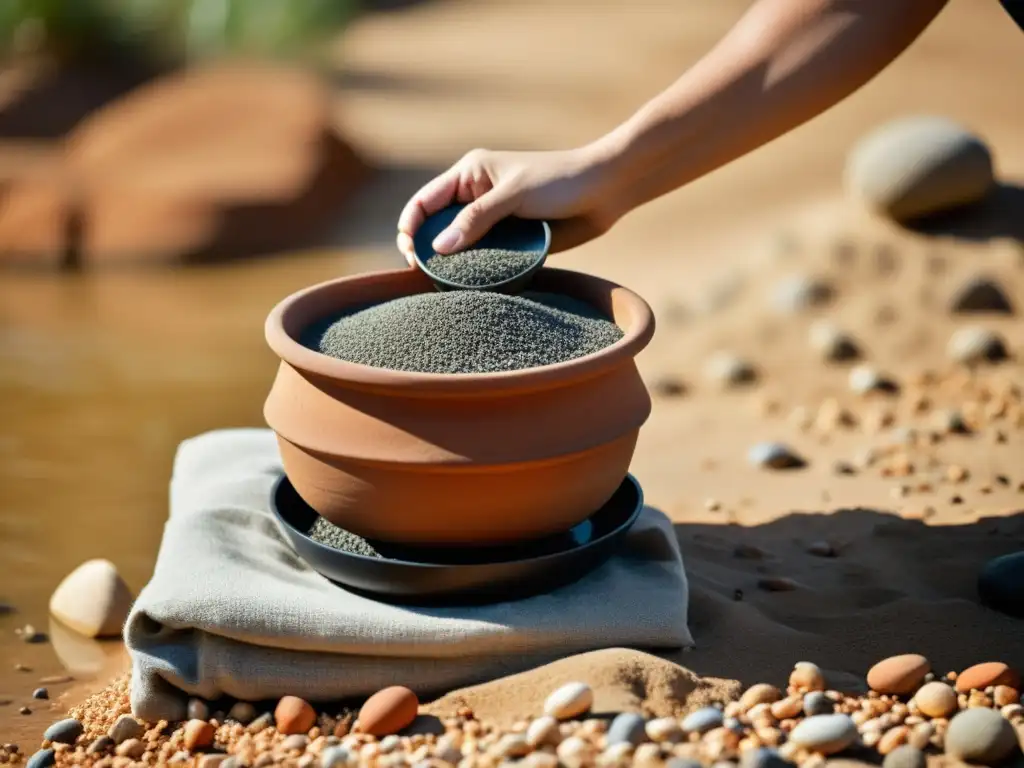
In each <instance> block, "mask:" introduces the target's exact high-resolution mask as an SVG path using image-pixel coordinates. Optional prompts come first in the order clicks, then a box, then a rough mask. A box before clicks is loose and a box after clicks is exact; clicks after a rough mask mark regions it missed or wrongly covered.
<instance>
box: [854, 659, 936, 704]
mask: <svg viewBox="0 0 1024 768" xmlns="http://www.w3.org/2000/svg"><path fill="white" fill-rule="evenodd" d="M929 672H931V664H930V663H929V662H928V659H926V658H925V657H924V656H920V655H918V654H916V653H906V654H902V655H900V656H890V657H889V658H887V659H883V660H882V661H880V662H878V663H877V664H875V665H874V666H873V667H872V668H871V669H870V670H868V674H867V683H868V686H869V687H870V688H871V689H872V690H874V691H877V692H878V693H889V694H895V695H897V696H905V695H907V694H911V693H913V692H914V691H916V690H917V689H918V688H919V687H920V685H921V683H923V682H924V677H925V675H927V674H928V673H929Z"/></svg>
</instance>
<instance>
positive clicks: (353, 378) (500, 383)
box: [264, 267, 655, 397]
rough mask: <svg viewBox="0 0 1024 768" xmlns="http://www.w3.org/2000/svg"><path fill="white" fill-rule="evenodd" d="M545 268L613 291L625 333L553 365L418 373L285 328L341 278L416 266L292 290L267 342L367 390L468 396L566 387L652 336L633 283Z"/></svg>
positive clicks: (309, 369)
mask: <svg viewBox="0 0 1024 768" xmlns="http://www.w3.org/2000/svg"><path fill="white" fill-rule="evenodd" d="M542 271H543V272H546V273H548V274H549V275H550V276H551V277H552V278H553V279H556V280H571V281H581V282H584V283H589V284H590V285H592V286H593V287H595V288H597V289H603V290H607V291H609V292H614V293H615V296H616V299H617V300H618V301H621V302H622V303H623V304H624V305H625V308H626V314H627V315H628V320H627V323H628V327H623V326H622V325H621V324H619V323H618V322H617V323H616V324H617V325H619V327H620V328H622V330H623V332H624V335H623V337H622V338H621V339H619V340H618V341H617V342H615V343H614V344H612V345H610V346H608V347H605V348H604V349H601V350H598V351H597V352H592V353H591V354H589V355H584V356H583V357H577V358H575V359H573V360H568V361H565V362H562V363H554V364H552V365H545V366H540V367H535V368H523V369H520V370H515V371H500V372H496V373H419V372H411V371H396V370H392V369H389V368H374V367H372V366H369V365H363V364H361V363H351V362H348V361H345V360H338V359H337V358H333V357H330V356H328V355H324V354H322V353H320V352H316V351H314V350H312V349H309V348H308V347H306V346H304V345H303V344H301V343H300V342H299V341H298V340H297V339H295V338H293V337H292V336H291V335H290V334H289V333H288V332H287V331H286V330H285V326H284V320H285V317H286V316H287V314H288V313H289V312H290V311H293V310H294V308H295V307H296V306H297V305H299V304H300V303H301V302H303V301H305V300H307V299H308V298H309V297H310V296H313V295H315V294H317V293H320V292H322V291H325V290H329V289H331V288H333V287H335V286H337V285H339V284H342V283H350V284H356V283H360V282H365V281H368V280H372V281H375V282H376V281H388V280H391V279H394V280H396V281H397V280H399V279H408V278H409V277H410V273H411V272H413V270H411V269H409V268H405V269H392V270H383V271H378V272H364V273H361V274H358V275H352V276H348V277H342V278H336V279H334V280H327V281H324V282H322V283H317V284H315V285H311V286H309V287H307V288H303V289H301V290H298V291H296V292H294V293H292V294H291V295H289V296H287V297H285V298H284V299H282V300H281V301H280V302H279V303H278V304H277V305H276V306H275V307H274V308H273V309H272V310H271V311H270V314H269V315H268V316H267V320H266V323H265V326H264V332H265V336H266V341H267V344H268V345H269V346H270V348H271V350H273V351H274V353H275V354H276V355H277V356H278V357H279V358H281V360H282V361H284V362H285V363H287V364H289V365H291V366H292V367H294V368H296V369H298V370H300V371H303V372H305V373H309V374H313V375H315V376H320V377H323V378H325V379H329V380H333V381H336V382H343V383H345V384H347V385H355V386H358V387H363V388H367V389H384V390H392V391H397V390H406V391H415V392H417V393H424V394H426V393H430V394H444V393H451V394H457V395H459V396H462V397H465V396H468V395H473V394H485V393H494V392H496V391H502V390H516V391H520V392H521V391H524V390H536V389H543V388H547V387H553V386H563V385H565V384H567V383H569V382H576V381H579V380H581V379H586V378H590V377H592V376H596V375H599V374H601V373H603V372H605V371H607V370H610V369H612V368H614V367H616V366H618V365H621V364H622V363H624V362H626V361H629V360H632V359H633V358H634V357H636V355H637V354H638V353H639V352H640V351H641V350H642V349H643V348H644V347H646V346H647V344H648V343H649V342H650V340H651V338H652V337H653V336H654V326H655V321H654V312H653V311H652V310H651V307H650V305H649V304H648V303H647V302H646V301H645V300H644V299H643V298H642V297H641V296H640V295H639V294H637V293H635V292H634V291H632V290H630V289H629V288H626V287H625V286H622V285H619V284H618V283H613V282H611V281H610V280H605V279H604V278H601V277H597V276H595V275H590V274H587V273H585V272H578V271H574V270H568V269H559V268H554V267H545V268H544V270H542ZM424 285H425V289H424V291H426V290H435V289H434V287H433V285H431V284H430V283H429V281H428V280H425V282H424ZM404 295H411V294H410V293H402V294H396V295H395V298H399V297H400V296H404ZM338 309H339V310H340V309H341V307H339V308H338Z"/></svg>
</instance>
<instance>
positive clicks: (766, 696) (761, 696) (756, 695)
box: [739, 683, 782, 712]
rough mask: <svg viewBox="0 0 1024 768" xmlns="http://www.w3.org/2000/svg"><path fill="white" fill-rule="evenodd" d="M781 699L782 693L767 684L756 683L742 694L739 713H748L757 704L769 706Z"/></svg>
mask: <svg viewBox="0 0 1024 768" xmlns="http://www.w3.org/2000/svg"><path fill="white" fill-rule="evenodd" d="M781 698H782V691H780V690H779V689H778V688H776V687H775V686H774V685H769V684H768V683H758V684H757V685H752V686H750V687H749V688H748V689H747V690H745V691H744V692H743V695H742V696H740V700H739V710H740V712H748V711H750V710H751V709H752V708H753V707H754V706H756V705H757V704H771V703H772V702H774V701H778V700H779V699H781Z"/></svg>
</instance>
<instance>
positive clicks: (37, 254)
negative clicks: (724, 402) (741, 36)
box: [0, 0, 1024, 718]
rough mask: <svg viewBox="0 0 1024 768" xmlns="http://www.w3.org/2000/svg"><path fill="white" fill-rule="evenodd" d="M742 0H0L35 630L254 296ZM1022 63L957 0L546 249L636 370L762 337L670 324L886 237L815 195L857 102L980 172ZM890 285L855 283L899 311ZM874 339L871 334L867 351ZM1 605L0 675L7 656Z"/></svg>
mask: <svg viewBox="0 0 1024 768" xmlns="http://www.w3.org/2000/svg"><path fill="white" fill-rule="evenodd" d="M748 5H749V3H748V2H745V1H744V0H686V1H685V2H682V1H680V0H422V1H421V2H414V1H413V0H407V1H406V2H400V1H399V0H391V2H386V1H385V0H287V1H286V2H284V1H282V0H3V1H2V2H0V45H2V47H3V55H4V63H3V66H2V69H0V602H2V603H5V604H9V605H11V606H15V607H17V610H18V615H19V617H20V618H18V619H17V622H18V623H19V624H23V623H25V622H29V621H31V622H33V623H34V624H35V625H36V626H37V627H41V628H45V626H46V600H47V598H48V596H49V594H50V591H51V590H52V589H53V587H54V586H55V585H56V584H57V582H58V581H59V580H60V579H61V577H62V576H63V575H64V574H66V573H67V572H68V571H69V570H71V569H72V568H73V567H75V566H76V565H77V564H78V563H80V562H81V561H83V560H85V559H88V558H90V557H106V558H110V559H111V560H113V561H114V562H115V563H117V565H118V567H119V568H120V569H121V572H122V573H123V574H124V575H125V577H126V578H127V579H128V581H129V583H130V584H131V585H132V587H133V588H135V589H138V588H140V587H141V586H142V585H143V584H144V583H145V581H146V579H147V577H148V575H149V572H150V569H151V568H152V564H153V561H154V557H155V553H156V548H157V546H158V544H159V540H160V535H161V529H162V524H163V520H164V518H165V516H166V513H167V498H166V496H167V484H168V479H169V473H170V468H171V462H172V459H173V456H174V452H175V448H176V446H177V444H178V443H179V442H180V441H181V440H182V439H184V438H187V437H189V436H192V435H195V434H196V433H199V432H202V431H204V430H208V429H213V428H218V427H232V426H254V425H255V426H260V425H262V424H263V420H262V416H261V408H262V403H263V399H264V397H265V395H266V392H267V390H268V387H269V385H270V382H271V380H272V377H273V375H274V371H275V367H276V365H275V358H274V357H273V356H272V354H271V353H270V352H269V351H268V350H267V349H266V347H265V345H264V341H263V320H264V318H265V316H266V314H267V312H268V311H269V310H270V308H271V307H272V306H273V305H274V304H275V303H276V302H277V301H279V300H280V299H281V298H283V297H284V296H286V295H287V294H289V293H291V292H293V291H295V290H297V289H299V288H302V287H304V286H307V285H309V284H311V283H315V282H319V281H322V280H327V279H330V278H333V277H336V276H340V275H344V274H351V273H355V272H359V271H365V270H372V269H380V268H397V267H400V266H404V261H403V260H402V258H401V257H400V256H399V254H398V253H397V251H396V250H395V248H394V234H395V224H396V219H397V215H398V212H399V210H400V209H401V206H402V204H403V203H404V202H405V200H406V199H407V198H408V196H409V195H410V194H412V193H413V192H414V191H415V190H416V189H417V188H418V186H419V185H420V184H422V183H423V182H425V181H426V180H428V179H429V178H431V177H432V176H433V175H434V174H435V173H437V172H439V171H440V170H443V169H444V168H446V167H447V166H448V165H449V164H451V163H452V162H454V161H455V160H456V159H458V157H459V156H461V155H462V154H463V153H465V152H466V151H468V150H470V149H472V148H473V147H476V146H486V147H489V148H502V149H516V148H538V149H540V148H560V147H569V146H573V145H575V144H578V143H581V142H584V141H588V140H590V139H592V138H594V137H595V136H597V135H599V134H600V133H602V132H604V131H607V130H609V129H611V128H612V127H614V126H615V125H616V124H617V123H618V122H620V121H621V120H623V119H624V118H626V117H627V116H628V115H629V114H630V113H631V112H632V111H633V110H634V109H635V108H636V107H638V106H639V105H640V104H641V103H642V102H643V101H645V100H646V99H648V98H649V97H651V96H653V95H654V94H655V93H657V92H658V91H659V90H660V89H662V88H663V87H665V86H666V85H668V84H669V83H670V82H671V81H672V80H674V79H675V78H676V77H677V76H678V75H679V74H681V73H682V72H683V71H684V70H685V69H686V68H687V67H688V66H689V65H690V64H692V63H693V62H694V61H695V60H696V59H697V58H698V57H699V56H701V55H702V54H703V53H704V52H705V51H706V50H707V49H708V48H709V47H710V46H711V45H712V44H713V43H714V42H715V41H716V40H717V39H718V37H719V36H720V35H722V34H723V33H724V32H725V31H726V30H727V29H728V28H729V27H730V26H731V25H732V24H733V23H734V22H735V20H736V19H737V18H738V17H739V16H740V15H741V14H742V13H743V11H744V10H745V9H746V8H747V6H748ZM1022 74H1024V34H1022V33H1021V32H1020V31H1019V30H1018V29H1017V27H1015V26H1014V24H1013V23H1012V22H1011V21H1010V19H1009V17H1008V16H1006V15H1005V13H1004V12H1003V10H1002V9H1001V8H1000V7H999V4H998V3H997V2H995V1H994V0H993V1H992V2H988V1H987V0H986V1H982V0H961V1H959V2H957V1H954V2H952V3H950V6H949V8H948V9H947V10H946V12H944V13H943V14H942V15H941V16H940V18H939V19H938V20H937V21H936V23H935V24H934V25H933V26H932V27H931V28H930V29H929V30H927V31H926V33H925V34H924V35H923V37H922V38H921V39H920V40H919V41H918V42H917V43H916V44H915V45H914V46H913V47H912V49H911V50H910V51H908V52H907V53H906V54H905V55H904V56H903V57H901V58H900V59H899V60H898V61H897V62H896V63H895V64H894V65H893V66H892V67H891V68H890V69H889V70H887V71H886V72H885V73H883V75H881V76H880V77H879V78H878V79H877V80H876V81H875V82H873V83H871V84H870V85H869V86H867V87H866V88H864V89H863V90H862V91H861V92H859V93H857V94H856V95H854V96H853V97H852V98H850V99H849V100H847V101H846V102H844V103H843V104H842V105H840V106H839V107H837V108H836V109H834V110H832V111H830V112H828V113H827V114H826V115H824V116H822V117H821V118H819V119H817V120H814V121H812V122H811V123H809V124H808V125H806V126H804V127H802V128H800V129H799V130H797V131H795V132H794V133H792V134H790V135H789V136H786V137H785V138H783V139H781V140H779V141H777V142H775V143H773V144H772V145H770V146H769V147H766V148H764V149H763V150H760V151H758V152H757V153H755V154H754V155H752V156H750V157H748V158H746V159H744V160H742V161H741V162H738V163H735V164H733V165H732V166H730V167H728V168H726V169H723V170H721V171H719V172H717V173H715V174H713V175H711V176H710V177H708V178H706V179H702V180H701V181H699V182H697V183H695V184H693V185H691V186H690V187H688V188H687V189H684V190H681V191H679V192H678V193H676V194H673V195H670V196H668V197H666V198H664V199H661V200H659V201H656V202H655V203H653V204H651V205H650V206H648V207H646V208H644V209H643V210H640V211H637V212H635V213H634V214H633V215H631V216H629V217H628V218H627V219H626V220H624V221H623V222H621V223H620V225H618V226H617V227H616V229H615V230H613V231H612V232H611V233H610V234H609V235H608V236H606V237H605V238H602V239H601V241H600V242H596V243H592V244H590V245H587V246H585V247H583V248H581V249H578V250H577V251H574V252H572V253H569V254H565V255H564V256H560V257H559V258H558V262H559V265H561V266H565V267H569V268H578V269H585V270H587V271H590V272H594V273H598V274H601V275H603V276H605V277H607V278H609V279H612V280H616V281H619V282H622V283H624V284H626V285H628V286H630V287H631V288H634V289H635V290H638V291H639V292H641V293H642V294H643V295H644V296H645V297H646V298H648V300H649V301H650V302H651V303H652V305H654V307H655V309H656V311H657V312H658V315H659V321H661V320H662V319H663V318H664V319H665V322H664V323H662V325H661V328H660V332H659V335H658V338H657V339H656V341H655V343H654V344H653V345H652V347H651V348H650V349H649V350H648V351H647V352H646V353H645V354H644V356H643V357H642V359H641V365H642V368H643V370H644V372H645V375H650V376H651V377H652V378H653V377H657V376H662V375H667V374H672V375H679V376H682V377H684V378H686V377H687V376H689V373H690V368H691V367H692V366H693V365H694V361H695V360H696V359H699V358H700V356H702V355H704V354H705V353H706V352H707V351H708V350H710V349H712V348H714V347H715V346H717V345H720V344H721V343H722V340H723V339H724V338H726V337H728V338H729V339H731V341H732V343H734V345H738V346H740V347H742V346H743V345H744V344H746V345H747V346H750V347H752V346H754V345H755V344H756V343H759V342H758V341H757V340H756V339H755V338H754V336H753V335H752V334H751V333H750V331H751V329H752V328H753V326H754V324H755V323H754V322H753V320H752V318H753V317H754V315H752V314H751V313H750V312H746V311H745V310H744V311H740V312H737V313H733V314H731V315H729V316H728V317H727V318H724V319H723V320H722V321H721V322H717V321H712V322H708V323H705V324H703V325H700V324H698V325H693V324H692V323H691V324H689V325H687V324H686V321H685V318H688V317H693V316H695V315H700V313H701V312H705V310H706V305H707V304H708V303H709V302H708V299H709V297H712V296H715V297H720V298H722V300H723V301H724V300H725V298H724V297H725V296H726V294H729V292H730V291H731V290H732V288H733V287H736V288H737V290H739V286H742V285H743V284H749V283H750V282H751V281H753V282H755V283H756V282H757V280H759V279H761V278H760V277H758V276H759V275H761V276H763V275H765V274H768V273H765V272H763V271H762V272H758V271H757V270H771V269H776V267H773V266H771V263H770V262H769V261H766V259H768V258H769V257H770V255H771V254H772V253H774V252H775V250H777V248H778V244H779V242H780V241H781V240H782V239H783V238H785V237H787V236H789V234H790V233H792V232H797V233H799V237H800V238H804V239H806V240H807V241H808V242H811V243H817V244H819V245H814V246H812V247H813V248H820V249H821V250H822V252H824V251H825V244H827V243H833V244H834V243H835V242H839V241H844V242H853V243H857V242H861V241H866V240H871V239H872V238H878V237H883V236H884V237H890V236H891V237H897V236H902V235H893V234H892V233H891V232H890V230H888V229H885V228H884V227H882V226H881V225H879V224H878V223H877V222H873V221H869V220H867V219H865V218H864V217H863V216H861V214H860V213H859V212H857V211H854V210H852V209H851V208H850V206H849V205H848V204H847V203H846V202H845V201H844V199H843V196H842V189H841V183H840V179H841V175H842V167H843V162H844V159H845V156H846V153H847V151H848V150H849V148H850V146H851V145H852V144H853V143H854V142H855V141H856V139H857V138H859V137H860V136H861V135H862V134H864V132H865V131H867V130H869V129H870V128H871V127H873V126H874V125H876V124H877V123H879V122H880V121H883V120H887V119H889V118H893V117H898V116H901V115H904V114H911V113H937V114H944V115H948V116H950V117H952V118H954V119H956V120H958V121H960V122H962V123H964V124H965V125H967V126H969V127H971V128H972V129H973V130H976V131H977V132H979V133H980V134H981V135H982V136H983V137H984V138H985V140H986V141H987V142H988V143H989V144H990V146H992V147H993V148H994V153H995V156H996V159H997V166H998V168H997V171H998V173H999V174H1000V175H1001V176H1004V177H1014V175H1016V177H1017V178H1020V177H1021V176H1022V175H1024V141H1022V140H1021V126H1022V125H1024V121H1022V117H1024V114H1022V111H1024V102H1021V100H1020V99H1019V98H1018V95H1019V91H1020V87H1019V83H1020V81H1021V76H1022ZM899 242H900V243H903V242H904V241H899ZM1015 242H1016V241H1015V240H1014V239H1013V238H1012V237H1008V235H1007V233H1006V232H995V233H992V237H981V238H973V242H972V243H971V244H969V245H965V246H963V247H964V248H975V249H979V250H981V249H995V250H998V251H999V253H1000V254H1003V255H1000V256H998V257H993V258H1005V259H1011V260H1012V259H1016V258H1019V250H1014V247H1016V246H1015ZM900 247H904V246H903V245H901V246H900ZM905 247H906V249H908V252H914V253H916V252H918V251H921V252H924V251H925V250H927V249H934V248H935V247H945V246H942V245H941V244H940V245H939V246H936V245H935V244H934V243H933V242H931V241H929V243H928V244H921V243H919V242H918V241H917V240H910V239H908V240H906V242H905ZM950 247H952V246H950ZM956 247H958V248H959V247H961V246H960V245H957V246H956ZM915 249H917V250H916V251H915ZM999 249H1003V250H999ZM1006 249H1010V250H1008V251H1006ZM1004 251H1005V253H1004ZM1006 253H1008V254H1009V255H1006ZM1008 263H1009V262H1008ZM1014 263H1016V262H1014ZM771 274H775V273H774V272H772V273H771ZM908 279H909V278H908ZM744 280H746V283H744ZM905 285H906V284H905V283H901V282H900V281H899V280H888V281H886V282H885V283H884V284H880V285H878V286H877V287H876V288H874V289H872V290H873V291H874V293H873V294H872V296H873V297H875V298H877V297H881V296H891V298H892V300H893V302H894V303H895V304H896V305H899V304H900V302H901V301H902V298H901V295H900V294H901V292H902V291H905V290H906V289H905ZM887 292H888V293H887ZM730 295H731V294H730ZM712 303H713V302H712ZM707 311H710V310H707ZM850 311H851V312H861V311H864V312H866V311H868V310H867V309H865V308H859V307H858V306H854V307H852V308H851V309H850ZM751 312H753V310H751ZM673 323H676V325H673ZM730 334H731V335H730ZM747 336H749V337H750V338H749V340H744V339H745V338H746V337H747ZM914 339H915V341H914V343H915V344H918V345H919V346H915V347H913V348H914V349H918V348H920V349H927V348H929V347H928V344H929V343H930V342H929V341H928V338H927V337H926V336H925V337H920V338H918V337H916V336H915V337H914ZM897 341H900V340H899V339H894V340H893V342H892V343H893V345H894V346H892V347H891V348H889V347H885V343H888V342H885V343H880V346H881V347H882V348H883V349H882V351H881V352H880V353H879V354H881V355H882V357H883V359H884V356H885V355H886V354H890V357H891V358H892V359H893V360H894V361H895V362H894V365H896V364H898V360H899V359H900V349H901V348H900V347H899V346H896V343H897ZM900 343H902V344H903V345H904V347H903V349H905V348H906V344H907V340H906V339H903V340H902V341H900ZM886 349H889V352H886V351H885V350H886ZM792 364H793V361H792V360H791V359H789V358H787V357H786V356H785V355H782V356H780V357H778V358H777V359H776V360H774V361H767V362H766V366H767V367H768V368H769V369H770V368H771V367H772V366H775V367H776V368H777V369H778V370H785V369H787V366H792ZM787 386H789V385H787ZM814 386H816V384H815V382H814V381H813V380H811V379H808V380H806V381H805V380H803V379H801V380H799V381H795V382H792V387H794V388H797V389H799V388H801V387H808V388H813V387H814ZM694 418H695V419H696V418H697V417H696V416H695V417H694ZM655 421H656V420H652V426H651V427H649V428H648V434H647V435H645V436H644V438H643V441H642V443H641V446H640V448H639V451H638V454H637V464H638V466H639V471H640V473H641V474H640V476H641V477H642V478H643V479H644V481H645V483H647V488H648V495H649V497H650V498H652V499H653V500H654V501H656V502H659V503H662V504H663V505H664V506H666V507H668V508H672V509H676V510H679V509H685V507H686V505H687V504H691V503H692V504H701V503H702V500H703V499H704V498H705V497H706V496H708V495H709V494H710V493H711V492H712V491H713V490H714V489H713V488H710V487H709V486H708V483H714V482H724V481H723V479H722V477H721V476H720V475H719V476H718V479H717V480H715V479H714V478H712V479H708V477H707V476H704V475H700V474H699V473H698V463H699V461H701V457H700V456H697V455H696V454H693V455H691V454H690V453H688V451H687V447H688V441H687V439H686V436H685V434H684V433H682V432H680V431H679V430H680V429H682V427H680V426H679V422H672V421H671V420H670V419H669V420H666V422H665V423H670V422H671V423H672V424H674V425H675V426H672V427H671V428H670V427H663V428H662V427H659V426H658V425H657V423H655ZM687 423H689V422H687ZM692 423H693V424H698V423H701V424H703V422H697V421H694V422H692ZM711 426H714V425H713V424H712V425H711ZM741 460H742V459H741ZM872 492H873V491H872ZM883 495H884V493H883ZM12 626H14V624H12V623H10V622H8V623H5V625H4V630H3V632H2V633H0V658H3V659H4V664H3V668H0V693H3V692H4V691H3V689H4V687H5V686H6V685H8V684H10V682H11V678H10V674H11V673H10V671H9V670H10V669H11V664H8V663H7V660H8V659H15V657H16V655H17V654H16V650H17V653H18V654H20V653H21V650H20V646H19V647H17V648H16V646H15V643H17V642H18V641H17V639H16V638H14V637H13V635H12V633H11V632H10V631H9V627H12ZM19 658H20V657H19ZM7 716H8V715H7V713H5V712H4V711H3V710H0V718H4V717H7Z"/></svg>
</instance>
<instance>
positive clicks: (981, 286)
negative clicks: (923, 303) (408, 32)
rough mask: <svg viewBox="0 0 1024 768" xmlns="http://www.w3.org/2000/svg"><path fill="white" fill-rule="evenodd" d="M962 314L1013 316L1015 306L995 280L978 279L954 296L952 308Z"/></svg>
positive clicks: (963, 287)
mask: <svg viewBox="0 0 1024 768" xmlns="http://www.w3.org/2000/svg"><path fill="white" fill-rule="evenodd" d="M950 308H951V309H952V311H953V312H956V313H960V314H967V313H975V312H993V313H999V314H1006V315H1012V314H1013V305H1012V304H1010V300H1009V299H1008V298H1007V297H1006V293H1004V292H1003V289H1002V287H1001V286H1000V285H999V283H997V282H996V281H995V280H992V279H989V278H985V277H977V278H974V279H973V280H971V281H970V282H968V283H967V284H966V285H964V286H962V287H961V288H960V289H959V290H958V291H957V292H956V294H954V296H953V300H952V302H951V307H950Z"/></svg>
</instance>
